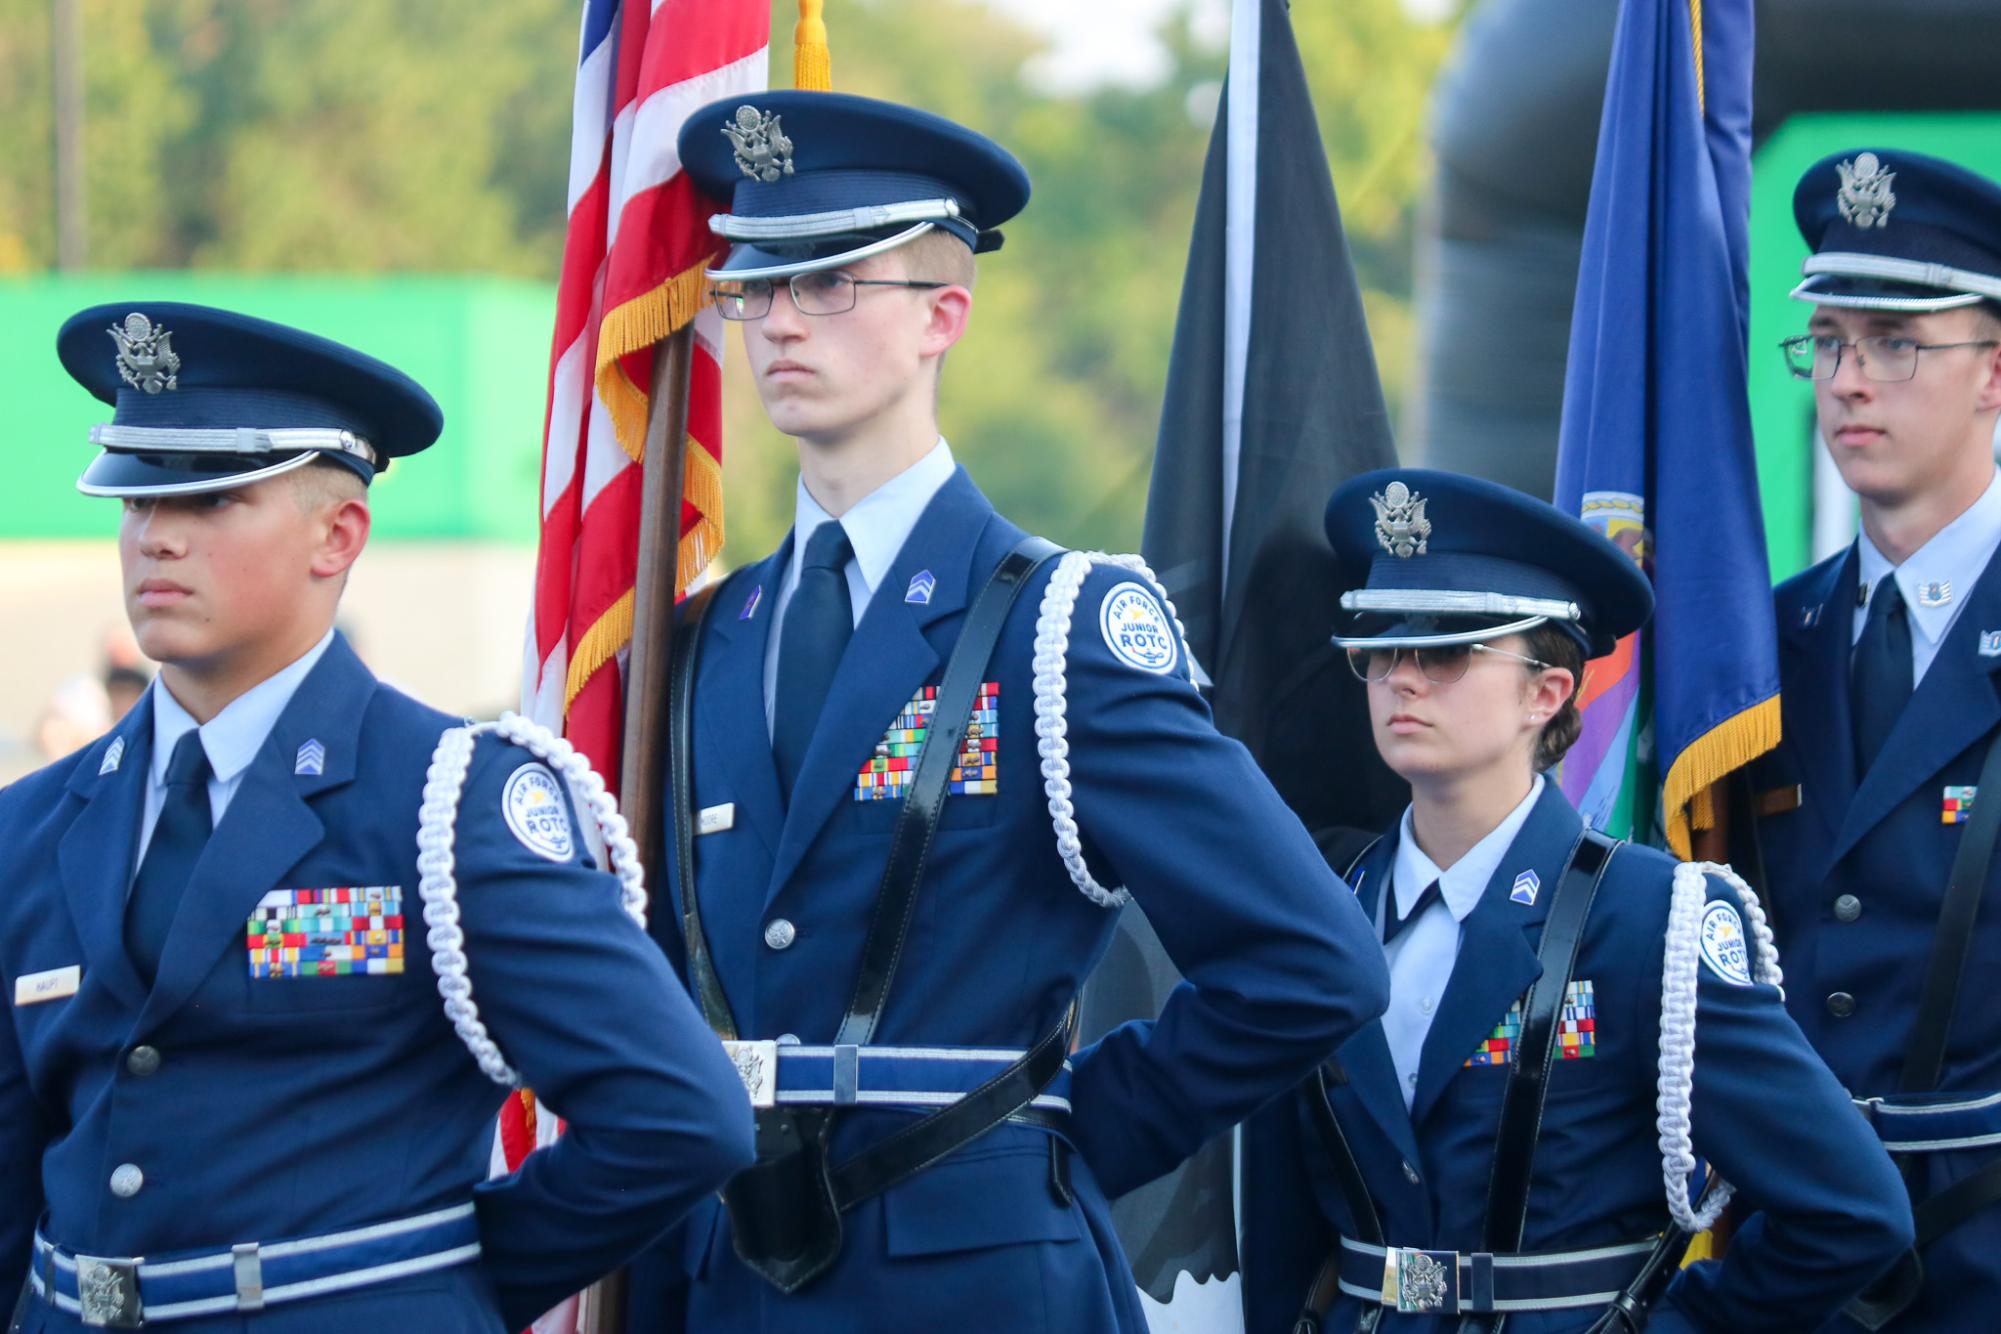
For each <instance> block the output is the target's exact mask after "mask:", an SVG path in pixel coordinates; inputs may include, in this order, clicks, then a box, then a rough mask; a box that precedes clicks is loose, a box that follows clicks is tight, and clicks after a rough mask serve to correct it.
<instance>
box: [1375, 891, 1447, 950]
mask: <svg viewBox="0 0 2001 1334" xmlns="http://www.w3.org/2000/svg"><path fill="white" fill-rule="evenodd" d="M1439 883H1440V882H1439V881H1436V880H1434V881H1432V882H1431V883H1430V884H1428V885H1426V886H1425V887H1424V893H1422V894H1420V895H1418V896H1417V902H1416V903H1413V904H1411V905H1410V911H1409V912H1407V913H1405V914H1404V915H1403V916H1402V917H1399V916H1397V900H1396V894H1395V893H1394V892H1392V893H1391V894H1390V901H1389V903H1388V905H1387V906H1388V908H1389V911H1388V912H1386V913H1384V914H1383V945H1384V947H1385V948H1387V947H1388V945H1389V943H1390V942H1391V941H1392V940H1395V939H1396V938H1397V932H1399V931H1401V930H1403V929H1404V928H1405V927H1407V926H1409V925H1410V924H1411V923H1412V922H1415V921H1416V920H1417V919H1418V918H1420V917H1422V916H1424V910H1425V909H1426V908H1429V907H1430V906H1431V905H1432V904H1434V903H1442V902H1444V901H1445V896H1444V895H1443V894H1440V893H1439V892H1438V886H1439Z"/></svg>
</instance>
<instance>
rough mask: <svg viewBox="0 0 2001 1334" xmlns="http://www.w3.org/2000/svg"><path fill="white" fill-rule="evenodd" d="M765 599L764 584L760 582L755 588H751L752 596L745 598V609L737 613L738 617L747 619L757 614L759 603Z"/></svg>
mask: <svg viewBox="0 0 2001 1334" xmlns="http://www.w3.org/2000/svg"><path fill="white" fill-rule="evenodd" d="M763 600H764V585H763V584H759V585H757V586H756V587H755V588H753V589H751V590H750V596H749V597H747V598H745V599H744V600H743V610H742V611H740V612H738V613H737V614H736V618H737V619H738V620H739V621H747V620H749V619H750V618H751V617H753V616H755V615H757V604H758V603H760V602H762V601H763Z"/></svg>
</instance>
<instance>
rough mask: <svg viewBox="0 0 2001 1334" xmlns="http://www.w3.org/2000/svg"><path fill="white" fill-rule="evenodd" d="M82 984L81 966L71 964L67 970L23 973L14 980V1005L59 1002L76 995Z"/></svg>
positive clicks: (56, 969) (55, 969)
mask: <svg viewBox="0 0 2001 1334" xmlns="http://www.w3.org/2000/svg"><path fill="white" fill-rule="evenodd" d="M82 984H83V965H82V964H76V963H73V964H71V965H70V966H69V967H67V968H50V969H48V970H47V971H45V972H40V973H23V974H22V975H21V976H19V977H17V978H15V979H14V1004H16V1005H39V1004H41V1003H42V1002H43V1001H52V1000H61V999H63V998H64V997H65V996H74V995H76V989H77V988H78V987H79V986H81V985H82Z"/></svg>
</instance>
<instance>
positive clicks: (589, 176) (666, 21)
mask: <svg viewBox="0 0 2001 1334" xmlns="http://www.w3.org/2000/svg"><path fill="white" fill-rule="evenodd" d="M770 27H771V10H770V6H769V4H768V3H767V2H766V0H654V3H652V4H651V5H650V6H649V5H647V4H646V3H642V2H641V0H587V3H586V4H585V5H584V11H583V36H582V39H581V40H580V42H579V44H578V45H579V57H578V61H577V90H576V102H575V112H574V129H573V131H572V134H571V139H570V190H569V196H570V198H569V205H570V222H569V232H568V236H567V238H566V240H565V242H564V246H563V271H562V277H561V279H560V282H559V285H558V287H557V290H556V334H555V340H554V346H553V347H552V349H551V352H550V365H549V415H548V421H547V423H546V426H545V428H544V434H543V441H544V445H543V454H542V541H541V550H540V553H539V555H538V557H537V560H536V569H535V599H534V604H533V606H532V608H531V609H530V612H529V622H528V635H527V640H526V651H525V654H524V657H525V662H524V663H523V674H522V697H523V712H524V713H526V714H527V715H528V716H529V717H532V718H534V719H535V720H536V721H538V722H541V723H543V724H546V725H547V726H549V727H552V728H556V729H558V730H560V731H561V732H562V733H563V734H564V735H565V736H567V737H568V738H569V739H570V740H571V741H572V742H574V743H575V744H576V746H577V747H578V749H580V750H582V751H583V752H584V754H585V755H587V756H589V757H590V760H591V763H592V764H593V765H594V766H596V768H597V770H598V772H599V773H601V774H604V775H605V776H606V777H607V779H608V780H611V781H613V782H614V783H615V782H616V777H617V774H618V770H619V761H620V755H619V737H620V725H621V720H622V717H623V713H624V692H623V689H622V684H621V673H620V667H621V664H622V661H623V659H624V657H625V656H626V649H627V647H628V646H629V644H630V643H631V640H632V606H633V601H632V598H633V594H632V590H633V582H634V577H635V575H636V573H637V570H638V564H639V550H638V537H639V510H640V487H639V482H640V467H639V460H640V457H641V454H642V452H643V444H644V439H645V432H646V412H647V406H648V401H647V400H648V391H649V389H650V387H651V383H652V364H653V349H654V345H655V344H657V343H658V342H659V341H660V340H662V339H664V338H666V337H667V336H668V335H669V334H671V333H673V332H674V331H675V330H677V329H679V328H681V327H682V326H684V325H687V324H689V323H690V322H691V321H692V323H693V324H694V327H695V348H694V357H693V373H692V383H691V384H690V386H689V403H688V435H689V440H688V450H687V470H686V477H685V478H684V481H683V487H682V495H683V500H682V506H681V529H680V531H681V542H680V552H679V563H678V577H677V580H676V589H677V591H678V590H679V589H682V588H685V587H686V586H687V585H688V583H689V582H690V581H692V580H693V579H694V578H695V576H696V575H698V574H699V573H700V572H701V571H702V569H703V568H704V567H705V566H706V565H707V564H708V563H709V561H710V559H711V558H713V557H714V556H715V555H716V553H717V551H719V550H720V549H721V547H722V539H723V511H722V438H721V432H722V410H721V387H722V327H721V323H720V321H719V320H718V318H717V316H716V315H715V313H714V312H713V311H711V310H709V309H707V308H706V306H705V305H704V301H703V292H704V288H705V284H704V281H703V278H702V270H703V269H704V268H705V267H706V266H708V265H709V264H710V263H711V262H712V260H713V257H714V255H715V253H716V238H715V237H713V236H712V235H711V234H710V232H709V229H708V218H709V215H710V214H711V213H713V212H716V211H718V209H719V208H720V207H722V206H721V205H719V204H718V203H717V201H714V200H709V199H705V198H703V197H702V196H700V195H698V194H696V193H695V190H694V187H693V185H692V183H691V182H690V181H689V180H688V177H687V175H686V174H685V173H684V172H682V170H681V162H680V157H679V155H678V153H677V151H676V148H675V140H676V136H677V135H678V134H679V133H680V129H681V125H682V122H683V121H685V120H686V119H687V117H688V114H689V113H690V112H691V111H694V110H695V109H696V108H698V107H700V106H702V105H703V104H705V103H708V102H711V101H714V100H716V99H717V98H722V97H728V96H730V95H732V94H736V93H748V92H754V91H756V90H759V89H762V88H763V87H764V86H765V81H766V75H765V64H766V47H767V45H768V43H769V40H770ZM717 132H718V133H720V132H721V127H720V126H718V127H717Z"/></svg>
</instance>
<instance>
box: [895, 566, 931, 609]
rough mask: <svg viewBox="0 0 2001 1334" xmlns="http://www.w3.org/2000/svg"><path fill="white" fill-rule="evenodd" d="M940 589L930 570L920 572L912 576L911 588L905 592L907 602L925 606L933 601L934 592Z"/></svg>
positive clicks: (904, 597)
mask: <svg viewBox="0 0 2001 1334" xmlns="http://www.w3.org/2000/svg"><path fill="white" fill-rule="evenodd" d="M937 587H938V580H937V578H936V577H935V576H933V575H932V573H931V571H929V570H919V571H918V572H917V573H916V574H913V575H911V576H910V587H909V588H907V589H905V590H904V592H903V600H904V601H905V602H914V603H916V604H917V605H918V606H920V607H921V606H924V605H925V604H926V603H928V602H930V601H931V594H932V592H933V591H934V590H935V589H936V588H937Z"/></svg>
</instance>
